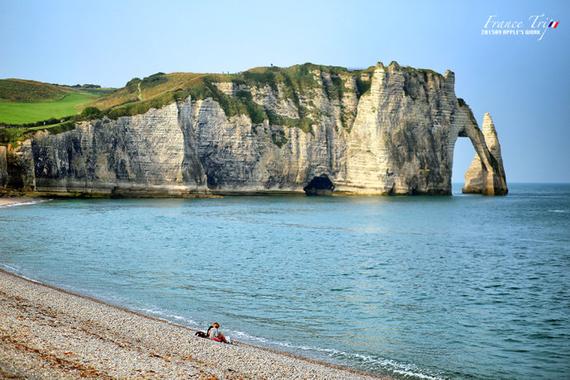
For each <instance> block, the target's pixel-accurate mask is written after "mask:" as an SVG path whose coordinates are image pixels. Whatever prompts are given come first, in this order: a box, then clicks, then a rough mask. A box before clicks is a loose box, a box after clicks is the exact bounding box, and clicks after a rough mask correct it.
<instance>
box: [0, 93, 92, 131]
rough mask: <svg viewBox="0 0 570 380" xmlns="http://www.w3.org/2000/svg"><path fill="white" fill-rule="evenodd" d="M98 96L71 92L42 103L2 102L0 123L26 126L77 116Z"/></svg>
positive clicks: (0, 105) (0, 104) (0, 102)
mask: <svg viewBox="0 0 570 380" xmlns="http://www.w3.org/2000/svg"><path fill="white" fill-rule="evenodd" d="M97 97H98V96H97V95H95V94H92V93H87V92H70V93H67V94H65V95H64V96H63V97H62V98H61V99H57V100H50V101H42V102H33V103H27V102H5V101H0V122H2V123H7V124H25V123H32V122H35V121H39V120H46V119H51V118H60V117H63V116H69V115H75V114H77V113H80V112H81V110H82V109H83V108H84V107H85V106H86V105H87V104H89V103H91V102H92V101H93V100H95V99H96V98H97Z"/></svg>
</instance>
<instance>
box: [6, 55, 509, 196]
mask: <svg viewBox="0 0 570 380" xmlns="http://www.w3.org/2000/svg"><path fill="white" fill-rule="evenodd" d="M311 73H312V75H313V77H314V80H315V81H316V83H317V86H314V87H311V88H306V89H304V90H303V91H302V92H298V93H295V94H293V95H294V96H293V95H292V94H291V93H290V92H288V91H285V89H284V88H283V87H280V86H274V87H272V86H268V85H265V86H261V85H260V86H251V85H250V86H248V85H245V84H240V85H239V86H238V87H239V88H238V87H236V84H235V83H230V82H228V83H225V82H221V83H218V84H216V86H217V87H218V89H220V91H222V92H223V93H224V94H226V95H228V96H236V93H238V92H239V93H241V94H243V93H244V92H246V93H250V94H251V99H252V100H253V101H254V102H255V103H256V104H258V105H260V106H263V108H264V110H265V111H266V112H267V113H268V114H270V113H271V114H273V115H277V116H279V117H280V118H281V119H282V120H284V119H287V120H292V121H296V120H299V121H301V118H304V119H303V120H304V121H306V120H310V124H309V125H304V124H302V123H299V126H298V127H296V126H287V125H279V123H275V122H274V123H270V122H269V120H264V121H263V122H259V123H254V122H252V119H251V118H250V116H248V115H245V114H244V115H241V114H238V115H235V116H231V117H227V115H226V113H225V112H224V109H223V108H222V107H221V105H220V104H219V103H218V102H217V101H215V100H213V99H211V98H207V99H193V98H192V97H188V98H186V99H185V100H183V101H179V102H175V103H172V104H169V105H167V106H165V107H163V108H160V109H151V110H150V111H148V112H147V113H145V114H141V115H136V116H124V117H119V118H118V119H117V120H111V119H108V118H103V119H101V120H93V121H89V122H82V123H80V124H79V125H78V126H77V127H76V128H75V129H74V130H71V131H68V132H64V133H60V134H57V135H49V134H47V133H38V134H36V135H35V136H34V137H33V138H32V139H30V140H28V141H26V143H25V144H24V145H23V146H22V147H20V148H18V152H17V154H18V160H19V161H18V165H19V169H18V170H16V168H15V167H13V170H12V173H11V172H10V160H8V162H7V167H8V168H7V172H8V177H13V176H14V175H16V174H17V173H16V172H18V171H19V174H17V176H19V177H20V180H19V181H18V183H19V184H20V185H22V186H23V187H26V188H31V189H33V190H35V191H39V192H50V193H53V192H60V193H80V194H107V195H143V196H147V195H148V196H160V195H166V196H184V195H189V194H196V193H233V192H237V193H249V192H283V191H292V192H302V191H303V188H304V187H305V186H306V185H307V184H308V183H309V182H310V181H311V179H313V178H314V177H317V176H320V175H326V176H327V177H328V178H330V180H331V181H332V183H333V184H334V189H335V192H341V193H353V194H354V193H356V194H450V193H451V171H452V167H453V148H454V145H455V141H456V140H457V138H458V137H468V138H470V139H471V141H472V142H473V145H474V147H475V150H476V152H477V153H478V156H479V157H481V158H480V162H481V165H480V166H481V168H484V170H483V169H481V174H480V175H479V174H477V173H475V172H473V173H474V174H473V175H470V179H471V178H473V179H475V178H476V177H477V178H479V179H481V184H480V185H476V181H471V180H470V181H469V185H467V184H466V189H471V190H478V189H480V190H481V191H477V192H481V193H484V194H504V193H506V182H505V176H504V170H503V167H502V161H501V159H500V148H499V144H498V140H496V134H494V135H493V136H494V139H495V140H492V139H491V137H487V134H485V135H484V134H483V133H482V132H481V130H480V129H479V128H478V126H477V122H476V120H475V118H474V117H473V114H472V112H471V110H470V109H469V107H468V106H467V105H466V104H465V102H464V101H463V100H462V99H458V98H457V97H456V95H455V91H454V82H455V76H454V74H453V73H452V72H451V71H447V72H446V73H445V74H444V75H441V74H438V73H435V72H433V71H431V70H423V69H412V68H408V67H400V66H399V65H398V64H397V63H391V64H390V65H389V66H384V65H383V64H381V63H379V64H377V65H376V66H375V67H373V70H372V71H370V73H369V74H366V78H363V77H357V76H355V75H356V74H352V73H351V72H343V73H340V74H331V73H330V72H324V71H321V70H319V69H313V70H312V71H311ZM359 75H362V76H365V74H359ZM362 81H365V83H367V88H365V89H363V88H362V86H359V83H362ZM339 83H341V85H340V86H341V87H338V86H339V85H338V84H339ZM335 86H336V87H335ZM307 115H308V116H307ZM274 120H275V118H274ZM277 120H280V119H277ZM283 124H285V123H283ZM497 149H498V150H497ZM497 152H498V154H497ZM0 153H1V152H0ZM26 164H27V166H26ZM12 166H13V165H12ZM1 171H2V166H1V163H0V172H1ZM10 173H11V174H10ZM1 175H2V173H0V176H1ZM482 178H484V179H482ZM6 183H13V184H15V182H14V181H10V178H9V180H8V181H6Z"/></svg>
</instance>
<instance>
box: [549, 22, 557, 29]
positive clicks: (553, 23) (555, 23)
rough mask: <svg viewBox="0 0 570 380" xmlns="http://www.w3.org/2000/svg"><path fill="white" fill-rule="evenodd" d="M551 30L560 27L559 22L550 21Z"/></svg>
mask: <svg viewBox="0 0 570 380" xmlns="http://www.w3.org/2000/svg"><path fill="white" fill-rule="evenodd" d="M548 27H549V28H552V29H556V28H557V27H558V21H550V24H548Z"/></svg>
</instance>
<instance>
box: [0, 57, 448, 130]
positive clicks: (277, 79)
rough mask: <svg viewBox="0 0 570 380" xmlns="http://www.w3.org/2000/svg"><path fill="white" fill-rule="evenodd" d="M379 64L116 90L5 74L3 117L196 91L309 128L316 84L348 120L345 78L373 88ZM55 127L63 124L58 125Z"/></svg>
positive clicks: (258, 116) (196, 78)
mask: <svg viewBox="0 0 570 380" xmlns="http://www.w3.org/2000/svg"><path fill="white" fill-rule="evenodd" d="M378 65H382V64H381V63H378ZM392 65H396V67H397V68H399V69H401V70H402V71H404V72H408V73H409V72H410V71H411V70H416V72H424V74H432V73H434V74H437V73H435V72H433V71H432V70H427V69H413V68H411V67H400V66H399V65H398V64H397V63H395V62H393V63H391V64H390V66H392ZM376 67H377V66H371V67H368V68H364V69H354V70H352V69H347V68H344V67H339V66H326V65H317V64H312V63H305V64H301V65H294V66H290V67H277V66H265V67H255V68H252V69H249V70H247V71H243V72H239V73H233V74H216V73H170V74H165V73H161V72H159V73H156V74H153V75H150V76H148V77H145V78H142V79H141V78H133V79H131V80H130V81H128V82H127V83H126V85H125V86H124V87H122V88H120V89H116V90H112V89H100V88H94V87H97V86H93V85H84V86H79V85H76V86H61V85H54V84H48V83H41V82H34V81H26V80H20V79H6V80H0V123H7V124H19V125H20V126H21V127H23V128H30V129H29V131H35V130H36V129H38V128H39V129H49V128H48V127H49V126H51V125H59V124H61V123H62V122H66V123H67V122H70V121H80V120H88V119H94V118H100V117H103V116H107V117H109V118H112V119H116V118H118V117H121V116H133V115H138V114H142V113H145V112H147V111H148V110H149V109H151V108H161V107H163V106H165V105H168V104H170V103H172V102H174V101H181V100H185V99H186V98H188V96H191V97H192V99H193V100H198V99H202V100H204V99H208V98H211V99H213V100H215V101H216V102H218V103H219V104H220V106H221V107H222V109H223V110H224V112H225V114H226V116H228V117H231V116H235V115H240V114H241V115H248V116H249V117H250V118H251V120H252V122H253V123H255V124H259V123H262V122H264V121H265V120H267V121H268V122H269V123H270V124H272V125H283V126H289V127H296V128H300V129H302V130H303V131H305V132H310V131H311V130H312V125H313V124H314V123H315V122H318V120H319V118H320V115H319V114H318V113H317V112H315V110H313V109H311V107H310V106H308V102H306V100H305V99H306V98H307V96H306V95H307V93H308V92H310V91H312V90H315V89H317V90H319V91H321V90H320V89H319V87H320V86H321V83H322V88H323V90H324V92H325V95H326V96H327V97H328V98H329V99H331V100H333V101H336V102H338V104H339V105H340V107H341V111H342V118H343V120H342V122H343V125H344V126H348V125H349V124H350V122H349V121H348V120H349V119H350V118H351V116H352V117H353V116H354V115H349V114H350V112H345V110H344V106H343V102H342V99H343V96H344V92H345V88H346V87H345V85H346V80H347V79H349V78H353V79H354V83H355V85H356V95H357V96H358V97H360V96H361V95H363V94H365V93H366V92H367V91H368V90H369V88H370V78H371V74H372V72H373V71H374V70H375V68H376ZM437 75H440V74H437ZM319 76H320V78H319ZM325 78H326V80H325ZM329 78H330V80H329ZM228 82H230V83H233V85H234V89H236V88H237V89H240V88H243V90H238V91H235V92H234V93H233V94H227V93H225V92H223V91H221V90H220V89H219V88H218V86H217V84H218V83H228ZM252 87H256V88H267V87H269V88H270V89H271V90H273V91H278V90H279V91H281V92H282V96H285V97H286V98H288V99H290V100H291V101H292V102H293V103H294V104H295V106H296V108H297V110H298V117H296V118H290V117H285V116H283V115H279V114H277V113H276V112H274V111H273V110H271V109H267V108H265V107H264V106H262V105H260V104H258V103H256V102H254V100H253V97H252V94H251V92H250V91H249V90H248V89H251V88H252ZM309 103H310V102H309ZM66 125H68V124H66ZM54 131H59V129H58V128H55V129H54ZM0 134H3V135H4V138H3V139H2V138H0V140H10V139H12V138H13V137H15V136H18V138H21V137H22V136H26V135H27V133H26V131H25V130H21V131H19V133H11V134H10V136H11V137H7V136H8V134H7V133H6V132H2V131H1V130H0ZM0 137H1V136H0Z"/></svg>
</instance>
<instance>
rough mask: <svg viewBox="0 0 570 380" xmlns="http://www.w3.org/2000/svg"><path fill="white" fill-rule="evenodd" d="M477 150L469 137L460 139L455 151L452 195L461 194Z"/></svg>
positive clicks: (456, 143)
mask: <svg viewBox="0 0 570 380" xmlns="http://www.w3.org/2000/svg"><path fill="white" fill-rule="evenodd" d="M475 154H476V152H475V148H473V143H472V142H471V140H470V139H469V138H468V137H461V136H460V137H459V138H458V139H457V141H456V142H455V147H454V150H453V168H452V176H451V185H452V193H454V194H455V193H461V188H462V187H463V185H464V183H465V172H466V171H467V169H468V168H469V165H471V161H473V157H474V156H475Z"/></svg>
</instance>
